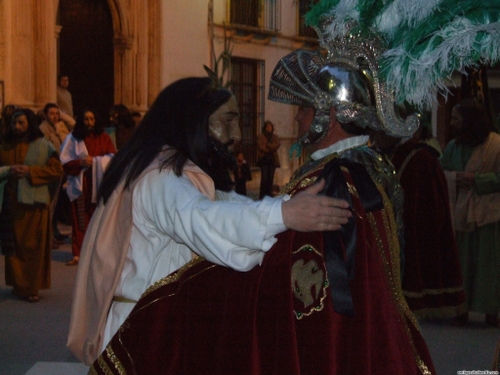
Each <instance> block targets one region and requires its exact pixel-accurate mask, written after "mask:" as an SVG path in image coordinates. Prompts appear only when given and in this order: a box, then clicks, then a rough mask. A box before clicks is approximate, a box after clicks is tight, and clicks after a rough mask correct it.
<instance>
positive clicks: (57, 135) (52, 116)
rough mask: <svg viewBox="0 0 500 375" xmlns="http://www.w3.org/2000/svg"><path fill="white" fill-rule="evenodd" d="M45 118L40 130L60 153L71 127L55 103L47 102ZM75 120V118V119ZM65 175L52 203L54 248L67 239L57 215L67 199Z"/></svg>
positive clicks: (44, 112)
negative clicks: (62, 119) (61, 230)
mask: <svg viewBox="0 0 500 375" xmlns="http://www.w3.org/2000/svg"><path fill="white" fill-rule="evenodd" d="M43 115H44V120H43V121H42V123H41V124H40V130H41V131H42V133H43V135H44V136H45V138H46V139H47V140H48V141H50V142H51V143H52V145H54V148H55V149H56V151H57V154H58V155H59V152H60V150H61V145H62V143H63V142H64V140H65V139H66V137H67V136H68V134H69V132H70V131H71V129H72V128H71V129H69V128H68V127H67V125H66V123H65V122H64V121H61V117H60V111H59V107H58V105H57V104H55V103H47V104H46V105H45V107H44V108H43ZM73 122H74V120H73ZM65 180H66V178H65V176H62V177H61V181H60V183H59V184H58V186H56V190H55V191H54V192H53V194H52V196H53V199H52V205H51V216H52V233H53V236H54V239H53V244H52V248H54V249H56V248H58V247H59V242H62V241H64V240H65V239H66V236H63V235H62V234H61V233H60V232H59V229H58V227H57V217H56V207H60V208H62V207H64V206H63V204H59V203H58V202H59V199H62V200H65V199H66V197H65V196H64V195H62V194H60V193H61V189H62V185H63V183H64V182H65Z"/></svg>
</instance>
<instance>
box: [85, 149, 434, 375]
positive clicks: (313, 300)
mask: <svg viewBox="0 0 500 375" xmlns="http://www.w3.org/2000/svg"><path fill="white" fill-rule="evenodd" d="M353 152H354V151H353ZM360 152H362V153H366V152H368V153H370V152H371V151H368V150H367V149H366V148H364V149H363V150H361V151H360ZM368 156H370V155H368ZM329 159H331V158H329ZM370 159H371V156H370V157H368V158H367V160H370ZM327 161H328V159H325V160H323V161H321V162H319V163H314V164H313V165H311V167H310V168H304V169H301V173H302V174H301V176H300V177H298V178H296V179H294V180H293V181H292V183H291V184H290V185H289V186H288V189H287V190H288V192H289V193H291V194H293V193H295V192H297V191H299V190H300V189H303V188H305V187H306V186H308V185H310V184H312V183H314V181H315V180H316V179H317V177H318V176H319V175H320V174H321V172H322V170H323V167H324V166H325V163H326V162H327ZM356 165H357V166H358V167H359V165H358V164H356ZM336 167H339V166H336ZM362 168H364V167H362ZM338 170H340V171H341V174H342V176H343V178H344V179H345V183H344V184H343V187H345V188H346V189H345V191H347V192H348V194H349V199H350V201H351V204H352V209H353V212H354V215H353V219H352V220H353V224H355V225H354V226H352V227H351V228H355V231H351V232H350V234H351V239H353V240H354V241H349V244H353V243H354V244H355V247H354V248H353V249H354V252H352V254H353V255H354V257H353V260H354V262H353V263H352V264H351V265H353V267H354V268H353V269H351V270H350V271H353V275H354V277H353V278H350V279H349V280H348V283H347V284H346V287H347V288H344V289H345V290H344V292H347V294H348V295H349V296H348V299H351V300H352V306H353V310H354V315H347V314H340V313H338V312H336V311H335V306H334V302H333V299H332V293H331V292H332V291H334V294H335V293H336V289H337V286H336V285H332V284H331V282H330V280H329V275H328V273H327V267H328V262H326V261H325V252H326V251H330V250H328V249H327V248H328V246H327V245H326V244H327V243H329V238H328V236H325V235H324V234H323V233H317V232H316V233H298V232H295V231H287V232H284V233H282V234H281V235H279V236H278V242H277V243H276V244H275V246H274V247H273V248H272V249H271V250H270V251H269V253H268V254H267V255H266V257H265V259H264V262H263V264H262V266H260V267H256V268H254V269H253V270H251V271H250V272H237V271H233V270H231V269H228V268H224V267H220V266H216V265H213V264H211V263H209V262H207V261H205V260H202V259H198V260H195V261H192V262H191V263H190V264H188V265H186V266H185V267H183V269H181V270H179V271H178V272H176V273H175V274H173V275H170V276H168V277H167V278H165V279H163V280H160V281H159V282H158V283H156V284H155V285H154V286H153V287H152V288H150V290H148V291H146V292H145V293H144V296H143V297H142V298H141V300H140V301H139V302H138V303H137V305H136V306H135V308H134V310H133V311H132V312H131V314H130V316H129V317H128V318H127V320H126V321H125V322H124V324H123V325H122V327H121V328H120V330H119V331H118V332H117V333H116V335H115V336H114V337H113V339H112V340H111V342H110V343H109V345H108V346H107V348H106V350H105V352H104V353H103V354H102V355H101V356H100V357H99V358H98V359H97V360H96V362H95V363H94V364H93V366H92V369H91V373H92V374H118V373H120V371H123V370H125V371H126V373H127V374H189V375H193V374H204V375H205V374H218V375H223V374H224V375H225V374H248V375H250V374H251V375H273V374H275V375H282V374H287V375H299V374H305V375H315V374H318V375H319V374H321V375H325V374H341V375H348V374H372V375H377V374H384V375H386V374H435V371H434V368H433V365H432V361H431V358H430V355H429V352H428V350H427V347H426V344H425V342H424V340H423V338H422V336H421V334H420V331H419V329H418V326H417V323H416V320H415V318H414V316H413V314H412V313H411V311H410V310H409V308H408V306H407V304H406V302H405V300H404V297H403V294H402V290H401V287H400V277H399V274H400V268H399V267H400V263H399V243H398V240H397V233H396V229H397V228H396V223H395V220H394V216H393V213H392V206H391V204H390V201H389V199H388V197H387V195H386V193H385V192H384V189H383V188H382V187H381V185H379V184H375V183H373V181H372V180H370V181H369V183H370V184H371V187H375V188H376V191H377V192H378V193H377V194H378V198H380V202H382V205H381V206H373V207H376V208H373V207H371V208H370V209H369V212H368V211H367V210H366V209H365V206H367V205H366V204H365V203H366V200H365V199H364V198H365V197H363V199H360V197H359V196H358V195H359V193H360V191H363V190H364V188H363V187H361V186H357V185H356V184H357V181H359V179H353V176H352V175H351V173H350V167H349V165H347V166H345V165H342V166H340V167H339V168H337V171H338ZM356 173H357V172H356ZM355 181H356V182H355ZM358 187H359V191H358V190H357V188H358ZM353 236H354V237H353ZM339 244H340V246H339V247H338V249H340V250H343V249H344V245H345V250H346V254H347V252H349V253H351V251H350V250H352V249H349V247H350V245H349V244H347V243H345V244H344V242H342V241H340V242H339ZM338 249H337V250H338ZM347 258H349V256H347V255H346V259H347ZM339 263H340V266H341V268H342V267H343V266H344V263H343V262H342V259H341V260H340V262H339ZM349 274H351V276H352V272H349ZM351 276H350V277H351ZM335 295H336V294H335ZM121 373H123V372H121Z"/></svg>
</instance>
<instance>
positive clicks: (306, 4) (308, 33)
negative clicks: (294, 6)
mask: <svg viewBox="0 0 500 375" xmlns="http://www.w3.org/2000/svg"><path fill="white" fill-rule="evenodd" d="M318 1H319V0H299V1H298V8H299V9H298V12H297V14H298V17H299V20H298V25H299V27H298V29H299V36H305V37H309V38H317V37H318V34H317V33H316V31H314V29H313V28H312V27H310V26H306V24H305V19H304V16H305V14H306V13H307V12H308V11H309V10H310V9H311V7H312V6H313V5H315V4H316V3H317V2H318Z"/></svg>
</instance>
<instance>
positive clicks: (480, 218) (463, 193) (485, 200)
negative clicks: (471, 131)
mask: <svg viewBox="0 0 500 375" xmlns="http://www.w3.org/2000/svg"><path fill="white" fill-rule="evenodd" d="M465 172H469V173H474V174H477V173H490V172H496V173H499V172H500V135H498V134H496V133H493V132H492V133H490V135H489V136H488V138H487V139H486V141H485V142H484V143H483V144H482V145H479V146H477V147H476V148H475V149H474V151H473V153H472V156H471V158H470V159H469V162H468V163H467V165H466V166H465ZM449 183H450V182H449ZM450 185H452V186H450V188H453V187H455V186H456V183H455V181H453V182H451V184H450ZM450 198H451V197H450ZM450 202H451V199H450ZM454 206H455V207H454V227H455V230H457V231H461V232H470V231H472V230H474V228H475V227H476V226H477V227H481V226H483V225H486V224H490V223H495V222H497V221H500V192H498V193H491V194H484V195H478V194H477V192H476V189H474V188H473V189H459V190H458V191H457V199H456V203H455V205H454Z"/></svg>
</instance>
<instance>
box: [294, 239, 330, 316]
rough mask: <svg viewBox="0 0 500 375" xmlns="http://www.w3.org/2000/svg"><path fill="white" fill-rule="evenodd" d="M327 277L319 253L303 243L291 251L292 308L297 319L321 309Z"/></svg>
mask: <svg viewBox="0 0 500 375" xmlns="http://www.w3.org/2000/svg"><path fill="white" fill-rule="evenodd" d="M327 287H328V278H327V274H326V268H325V262H324V259H323V256H322V255H321V253H320V252H319V251H318V250H316V249H315V248H314V247H312V246H311V245H304V246H302V247H301V248H300V249H298V250H296V251H294V252H293V253H292V292H293V310H294V313H295V317H296V318H297V319H302V318H303V317H304V316H308V315H311V314H312V313H313V312H314V311H320V310H322V309H323V301H324V299H325V297H326V295H327V293H326V289H327Z"/></svg>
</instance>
